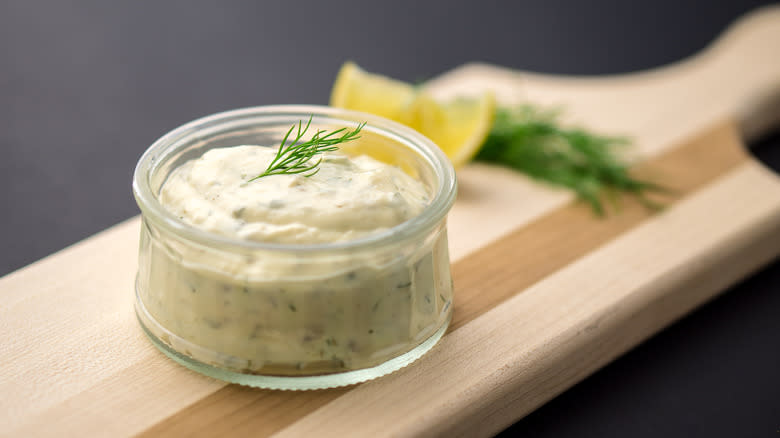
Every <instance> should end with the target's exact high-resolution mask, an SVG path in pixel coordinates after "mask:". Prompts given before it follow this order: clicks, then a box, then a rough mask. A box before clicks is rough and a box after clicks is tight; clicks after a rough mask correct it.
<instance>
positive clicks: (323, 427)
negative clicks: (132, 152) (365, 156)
mask: <svg viewBox="0 0 780 438" xmlns="http://www.w3.org/2000/svg"><path fill="white" fill-rule="evenodd" d="M778 42H780V8H770V9H765V10H763V11H761V12H759V13H757V14H754V15H752V16H749V17H747V18H745V19H743V20H742V21H741V22H740V23H738V24H737V25H735V26H734V27H733V28H732V29H730V30H729V31H728V32H727V33H726V34H725V36H724V37H723V38H721V39H720V40H719V41H718V42H716V43H715V44H713V45H712V46H711V47H710V48H708V49H707V50H706V51H705V52H704V53H703V54H701V55H700V56H698V57H696V58H694V59H692V60H690V61H686V62H683V63H680V64H677V65H674V66H670V67H665V68H662V69H658V70H654V71H651V72H645V73H638V74H635V75H626V76H618V77H608V78H589V79H577V78H562V77H548V76H542V75H532V74H527V73H517V72H510V71H507V70H503V69H500V68H496V67H490V66H485V65H469V66H466V67H463V68H461V69H457V70H455V71H453V72H452V73H450V74H447V75H445V76H444V77H442V78H440V79H438V80H436V81H434V82H433V83H432V84H431V89H432V90H433V91H434V92H435V93H437V94H438V95H440V96H452V95H458V94H469V93H474V92H478V91H479V90H483V89H486V88H489V89H493V90H494V91H495V92H496V94H497V96H498V97H499V99H500V100H501V101H503V102H505V103H510V102H517V101H521V100H524V99H527V100H530V101H533V102H538V103H546V104H560V105H564V106H565V108H566V111H567V114H568V115H569V118H570V120H571V121H573V122H577V123H581V124H583V125H587V126H589V127H592V128H594V129H599V130H601V131H604V132H607V133H614V134H628V135H630V136H631V137H632V138H634V140H635V142H636V144H637V147H638V153H639V154H638V160H639V161H641V163H642V164H640V165H639V168H640V170H639V171H640V172H642V173H643V174H644V175H647V176H650V177H652V178H655V179H657V180H658V181H661V182H663V183H664V184H666V185H669V186H671V187H673V188H674V189H675V191H674V193H675V194H674V196H672V197H670V198H668V199H666V200H665V202H666V203H667V208H666V209H664V211H662V212H660V213H656V214H651V213H650V212H648V211H646V210H645V209H643V208H642V207H641V206H639V205H637V204H635V203H633V202H631V201H626V202H625V203H624V205H623V209H622V211H621V212H619V213H617V214H613V215H611V216H610V217H609V218H608V219H606V220H599V219H596V218H595V217H593V216H592V215H591V214H590V212H589V211H588V210H587V208H586V207H584V206H582V205H580V204H573V203H572V197H571V196H570V195H569V194H567V193H564V192H560V191H556V190H553V189H550V188H548V187H544V186H541V185H538V184H535V183H533V182H531V181H529V180H527V179H526V178H524V177H522V176H520V175H518V174H516V173H513V172H511V171H507V170H504V169H498V168H494V167H490V166H485V165H473V166H470V167H467V168H466V169H464V170H463V171H462V172H460V174H459V183H460V188H461V191H460V194H459V198H458V201H457V202H456V205H455V207H454V208H453V211H452V213H451V215H450V218H449V227H450V243H451V254H452V259H453V262H454V266H453V273H454V275H455V282H456V283H455V284H456V298H455V300H456V308H455V316H454V318H455V319H454V321H453V326H452V328H451V329H450V331H449V332H448V334H447V335H446V336H445V337H444V338H443V340H442V341H441V343H440V344H439V345H438V346H437V347H435V348H434V350H432V351H431V353H429V354H428V355H426V356H425V357H423V358H422V359H421V360H420V361H418V362H416V363H415V364H413V365H412V366H409V367H407V368H405V369H403V370H401V371H400V372H397V373H395V374H392V375H390V376H388V377H386V378H382V379H379V380H377V381H373V382H369V383H367V384H363V385H358V386H356V387H350V388H346V389H341V390H334V391H330V390H329V391H316V392H304V393H300V392H273V391H261V390H254V389H248V388H243V387H239V386H233V385H225V384H224V383H222V382H218V381H215V380H213V379H209V378H206V377H203V376H200V375H197V374H195V373H193V372H190V371H188V370H186V369H184V368H183V367H181V366H179V365H177V364H175V363H173V362H171V361H170V360H168V359H167V358H165V357H164V356H163V355H162V354H161V353H159V352H158V351H157V350H155V349H154V348H153V347H152V346H151V344H150V343H149V342H148V341H147V340H146V339H145V338H144V336H143V335H142V333H141V331H140V329H139V327H138V325H137V323H136V321H135V316H134V313H133V309H132V305H133V277H134V273H135V269H136V260H135V258H136V256H137V244H138V226H139V221H138V219H137V218H134V219H130V220H128V221H126V222H124V223H122V224H120V225H117V226H116V227H114V228H111V229H109V230H107V231H105V232H103V233H100V234H98V235H96V236H94V237H92V238H90V239H87V240H86V241H84V242H81V243H79V244H77V245H74V246H73V247H71V248H67V249H65V250H63V251H61V252H59V253H57V254H54V255H52V256H50V257H48V258H46V259H43V260H41V261H39V262H37V263H35V264H33V265H31V266H29V267H26V268H24V269H22V270H19V271H17V272H14V273H12V274H10V275H8V276H6V277H3V278H2V279H0V330H2V331H3V333H6V334H11V335H8V336H4V337H3V338H2V340H0V352H1V353H2V355H0V357H2V359H0V360H2V362H1V363H0V366H2V370H3V372H2V373H1V374H0V391H1V392H2V393H3V394H4V397H2V398H0V425H2V428H0V433H5V434H8V435H12V436H28V435H29V436H63V435H72V436H85V435H104V436H132V435H137V434H142V433H143V434H145V435H148V436H158V435H201V436H217V435H228V434H230V435H250V434H251V435H253V436H267V435H270V434H274V433H277V434H278V435H279V436H300V435H303V434H314V435H316V436H335V435H336V434H339V435H343V434H344V433H345V432H347V433H351V434H353V435H360V436H416V435H426V436H430V435H446V436H450V435H463V436H485V435H490V434H492V433H495V432H496V431H498V430H500V429H501V428H502V427H505V426H506V425H508V424H509V423H511V422H512V421H514V420H516V419H517V418H519V417H520V416H522V415H524V414H525V413H527V412H529V411H531V410H532V409H534V408H535V407H537V406H539V405H540V404H542V403H544V402H545V401H546V400H549V399H550V398H551V397H554V396H555V395H556V394H558V393H560V392H561V391H563V390H565V389H566V388H568V387H570V386H571V385H572V384H574V383H576V382H577V381H579V380H581V379H582V378H584V377H585V376H587V375H588V374H590V373H592V372H593V371H594V370H596V369H598V368H599V367H600V366H602V365H604V364H605V363H607V362H608V361H610V360H612V359H613V358H615V357H616V356H617V355H619V354H621V353H622V352H624V351H626V350H627V349H629V348H631V347H632V346H634V345H636V343H638V342H640V341H641V340H642V339H645V338H646V337H647V336H650V335H651V334H652V333H654V332H656V331H657V330H659V329H660V328H661V327H663V326H665V325H667V324H669V323H670V322H671V321H673V320H674V319H676V318H678V317H679V316H681V315H683V314H684V313H685V312H687V311H689V310H690V309H692V308H693V307H695V306H696V305H698V304H700V303H701V302H703V301H705V300H707V299H708V298H710V297H711V296H713V295H714V294H716V293H717V292H718V291H721V290H723V289H724V288H725V287H727V286H728V285H730V284H732V283H733V282H735V281H737V280H738V279H739V278H742V277H743V276H744V275H746V274H748V273H749V272H751V271H753V270H755V269H757V268H758V267H759V266H761V265H763V264H764V263H767V262H768V261H770V260H771V259H772V258H774V257H776V256H777V254H778V253H779V252H780V238H778V237H777V236H780V181H778V178H777V177H776V176H775V175H773V174H772V173H771V172H769V171H768V170H766V169H764V168H763V167H762V166H761V165H760V164H758V163H756V162H755V161H754V160H753V159H751V158H750V157H749V156H748V155H746V154H745V153H744V151H743V150H742V147H741V141H740V138H739V133H738V132H737V130H736V126H738V127H739V128H740V129H741V131H742V132H743V133H744V134H745V135H747V136H755V135H756V134H757V133H758V132H760V131H761V130H763V129H766V126H768V124H769V123H770V122H771V121H772V120H774V116H775V115H776V114H772V113H771V112H768V111H769V110H768V109H767V108H769V109H771V108H772V104H773V102H774V101H772V100H771V99H770V100H767V98H766V96H772V95H773V93H775V90H777V86H778V84H780V57H778V56H776V53H777V47H778V45H777V43H778ZM767 102H769V103H768V104H767ZM730 120H735V121H737V123H736V124H734V123H731V122H730ZM475 224H478V226H475Z"/></svg>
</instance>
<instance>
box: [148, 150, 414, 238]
mask: <svg viewBox="0 0 780 438" xmlns="http://www.w3.org/2000/svg"><path fill="white" fill-rule="evenodd" d="M275 155H276V150H275V149H271V148H267V147H262V146H236V147H229V148H218V149H212V150H210V151H208V152H206V153H205V154H203V156H202V157H201V158H199V159H197V160H193V161H190V162H188V163H186V164H185V165H183V166H181V167H180V168H178V169H176V170H175V171H174V173H173V174H172V175H171V177H170V178H169V180H168V181H167V182H166V183H165V185H164V186H163V189H162V193H161V199H160V200H161V202H162V204H163V205H164V206H165V207H167V208H168V209H169V210H170V211H172V212H173V213H174V214H176V215H177V216H179V219H181V220H183V221H185V222H187V223H189V224H191V225H194V226H195V227H197V228H200V229H203V230H206V231H211V232H214V233H217V234H222V235H225V236H230V237H237V238H239V239H245V240H254V241H258V242H267V243H302V244H306V243H328V242H340V241H345V240H352V239H356V238H359V237H364V236H366V235H369V234H372V233H375V232H378V231H381V230H385V229H387V228H390V227H393V226H395V225H398V224H400V223H402V222H405V221H406V220H408V219H410V218H412V217H414V216H417V215H418V214H420V212H421V211H422V210H423V208H424V207H425V205H426V204H427V203H428V195H427V193H426V190H425V187H424V186H423V185H422V184H421V183H420V182H418V181H416V180H414V179H413V178H412V177H410V176H409V175H407V174H406V173H404V172H403V171H402V170H401V169H399V168H398V167H395V166H390V165H387V164H384V163H381V162H379V161H377V160H374V159H373V158H371V157H368V156H365V155H361V156H358V157H349V156H347V155H343V154H339V153H325V154H322V162H321V163H320V165H319V171H318V172H317V173H316V174H315V175H313V176H311V177H306V176H304V175H303V174H281V175H270V176H265V177H263V178H259V179H257V180H254V181H251V182H249V180H250V179H252V178H253V177H254V176H256V175H257V174H258V173H259V172H261V171H262V170H264V169H265V168H266V167H267V166H268V163H270V162H271V160H273V158H274V156H275Z"/></svg>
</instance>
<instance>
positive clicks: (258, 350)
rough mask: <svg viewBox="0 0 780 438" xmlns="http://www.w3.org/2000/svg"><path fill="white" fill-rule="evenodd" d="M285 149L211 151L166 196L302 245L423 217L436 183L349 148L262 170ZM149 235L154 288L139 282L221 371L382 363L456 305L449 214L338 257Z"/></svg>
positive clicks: (188, 348) (230, 227)
mask: <svg viewBox="0 0 780 438" xmlns="http://www.w3.org/2000/svg"><path fill="white" fill-rule="evenodd" d="M275 153H276V151H275V150H274V149H272V148H267V147H263V146H236V147H227V148H216V149H211V150H209V151H208V152H206V153H204V154H203V155H202V156H201V157H200V158H198V159H195V160H191V161H188V162H186V163H184V164H183V165H181V166H180V167H178V168H177V169H175V170H174V171H173V172H172V173H171V174H170V175H169V177H168V179H167V181H166V182H165V183H164V185H163V186H162V188H161V191H160V194H159V199H160V202H161V204H162V205H163V206H164V207H165V208H167V209H168V210H169V211H170V212H172V213H173V214H174V215H176V216H177V217H178V218H179V219H180V220H181V221H183V222H185V223H188V224H190V225H192V226H194V227H196V228H199V229H202V230H206V231H209V232H211V233H215V234H219V235H223V236H229V237H231V238H235V239H241V240H247V241H257V242H265V243H277V244H287V245H290V246H292V247H294V245H297V244H301V245H307V244H321V243H327V242H343V241H349V240H353V239H359V238H361V237H365V236H369V235H371V234H373V233H378V232H381V231H383V230H387V229H389V228H392V227H394V226H397V225H399V224H401V223H403V222H405V221H408V220H410V219H411V218H414V217H415V216H418V215H420V214H421V212H422V211H423V210H424V209H425V207H426V206H427V204H428V203H429V202H430V197H431V192H432V191H433V190H434V189H433V188H431V187H428V186H427V185H425V184H423V183H422V182H420V181H418V180H417V179H415V178H413V177H412V176H410V175H408V174H407V173H405V172H404V171H403V170H401V169H400V168H398V167H396V166H392V165H389V164H385V163H382V162H379V161H377V160H375V159H372V158H370V157H368V156H349V155H344V154H340V153H327V154H324V155H323V156H322V158H323V159H322V162H321V163H320V166H319V171H318V172H317V173H316V174H315V175H313V176H311V177H306V176H303V175H300V174H297V175H287V174H285V175H270V176H265V177H262V178H259V179H257V180H254V181H250V179H252V178H253V177H254V176H256V175H257V174H258V173H260V172H262V171H263V170H264V169H265V168H266V167H267V165H268V163H269V162H270V161H271V160H272V159H273V157H274V155H275ZM147 234H148V233H147ZM147 234H142V242H141V245H142V251H141V254H142V260H141V262H142V263H141V264H142V266H144V268H143V269H142V273H141V276H142V278H143V279H144V280H143V281H145V282H148V287H144V288H142V289H139V290H140V294H141V295H140V298H141V301H142V302H143V305H144V306H145V309H146V311H148V312H149V314H150V315H151V316H152V317H153V318H154V320H155V321H156V324H159V326H160V327H161V328H160V330H161V331H164V332H165V333H156V335H157V336H158V337H160V339H162V340H163V341H164V342H166V343H169V344H170V345H172V347H173V348H174V349H175V350H177V351H179V352H181V353H183V354H185V355H188V356H190V357H193V358H195V359H197V360H199V361H201V362H205V363H209V364H211V365H215V366H218V367H221V368H228V369H232V370H235V371H237V372H241V373H255V374H264V375H313V374H327V373H335V372H343V371H348V370H355V369H361V368H366V367H371V366H375V365H379V364H381V363H383V362H385V361H387V360H389V359H391V358H393V357H396V356H398V355H400V354H403V353H405V352H407V351H410V350H412V349H413V348H415V347H416V346H418V345H420V344H421V343H422V342H423V341H425V340H426V339H428V338H429V337H431V336H432V335H433V334H434V332H437V330H441V329H442V328H443V327H445V326H446V324H447V321H448V320H449V316H450V315H451V308H450V307H451V302H452V284H451V276H450V272H449V261H448V260H449V258H448V255H447V236H446V228H445V226H444V224H443V223H442V224H440V225H439V226H437V227H436V228H435V229H434V230H432V231H431V232H430V233H428V234H427V235H425V236H422V237H421V238H420V239H419V240H418V241H413V242H409V241H405V242H399V243H397V244H394V245H391V246H388V247H383V248H377V249H376V250H374V251H366V250H360V251H355V252H354V253H352V252H346V253H345V252H340V253H338V254H333V255H329V254H315V255H312V254H308V253H306V254H298V253H296V252H295V251H294V250H293V251H288V252H286V253H284V254H279V253H274V252H273V251H264V250H257V251H247V252H244V253H242V252H235V253H229V252H225V251H220V250H219V249H209V248H204V247H194V246H192V245H187V244H185V243H182V242H180V241H178V240H177V239H175V238H166V237H165V236H155V235H154V233H151V234H148V235H147ZM144 248H146V249H145V250H144ZM145 254H148V255H145ZM144 257H149V259H148V260H146V259H144ZM152 330H153V331H154V330H155V329H152ZM166 333H172V334H174V335H175V336H176V337H177V339H181V340H182V342H183V343H182V345H177V344H176V342H177V341H176V340H173V339H169V336H168V335H167V334H166Z"/></svg>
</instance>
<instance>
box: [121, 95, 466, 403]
mask: <svg viewBox="0 0 780 438" xmlns="http://www.w3.org/2000/svg"><path fill="white" fill-rule="evenodd" d="M309 117H312V121H311V129H312V132H316V130H318V129H334V128H340V127H347V128H348V129H354V128H355V127H357V126H358V125H359V124H360V123H361V122H364V121H365V122H367V125H366V126H365V127H364V128H363V131H362V133H361V139H360V140H359V141H354V142H350V143H345V144H343V145H342V148H341V149H342V150H343V151H344V152H346V153H367V154H368V155H372V156H374V157H375V158H377V159H380V160H382V161H385V162H389V163H391V164H395V165H398V166H399V167H401V168H402V169H403V170H404V171H406V172H407V173H409V174H410V175H412V176H413V177H414V178H416V179H417V180H419V181H421V182H422V183H423V184H424V186H425V187H426V188H427V190H428V192H429V195H430V197H431V199H432V200H431V202H430V204H429V205H428V206H427V207H426V208H425V209H424V210H423V212H422V213H421V214H420V215H419V216H417V217H414V218H412V219H411V220H409V221H407V222H404V223H402V224H400V225H398V226H396V227H393V228H391V229H389V230H386V231H383V232H379V233H377V234H373V235H370V236H368V237H364V238H360V239H355V240H352V241H347V242H338V243H326V244H312V245H308V244H307V245H304V244H270V243H258V242H253V241H243V240H238V239H233V238H229V237H225V236H220V235H217V234H214V233H210V232H207V231H203V230H200V229H197V228H195V227H193V226H191V225H188V224H186V223H184V222H183V221H181V220H180V219H179V218H178V217H176V216H174V215H173V214H172V213H170V212H169V211H168V210H166V209H165V207H163V206H162V205H161V204H160V201H159V198H158V195H159V193H160V189H161V187H162V185H163V184H164V183H165V181H166V178H167V177H168V176H169V175H170V174H171V172H172V171H173V170H174V169H176V168H177V167H178V166H181V165H182V164H184V163H185V162H187V161H188V160H191V159H196V158H198V157H200V156H201V155H202V154H203V153H205V152H206V151H208V150H209V149H212V148H217V147H227V146H236V145H242V144H257V145H278V144H279V143H280V142H281V139H282V137H283V136H284V134H285V133H286V132H287V130H288V129H289V127H290V126H292V125H293V124H295V123H298V122H299V121H301V120H303V121H304V122H305V121H306V120H308V119H309ZM133 192H134V195H135V198H136V201H137V203H138V206H139V207H140V209H141V212H142V228H141V241H140V249H139V257H138V262H139V263H138V275H137V279H136V313H137V316H138V320H139V321H140V323H141V326H142V327H143V329H144V331H145V332H146V334H147V335H148V336H149V338H150V339H151V340H152V342H153V343H154V344H155V345H156V346H157V347H158V348H159V349H160V350H162V351H163V352H164V353H165V354H167V355H168V356H169V357H171V358H172V359H174V360H175V361H177V362H179V363H181V364H183V365H184V366H186V367H188V368H191V369H193V370H195V371H198V372H201V373H203V374H206V375H209V376H211V377H215V378H218V379H222V380H226V381H229V382H233V383H239V384H243V385H249V386H256V387H262V388H270V389H293V390H295V389H319V388H329V387H337V386H344V385H349V384H353V383H358V382H362V381H366V380H370V379H373V378H376V377H379V376H382V375H384V374H387V373H390V372H393V371H395V370H397V369H399V368H401V367H404V366H406V365H407V364H409V363H411V362H412V361H414V360H416V359H417V358H419V357H420V356H422V355H423V354H424V353H425V352H427V351H428V350H429V349H430V348H431V347H433V345H434V344H435V343H436V342H437V341H438V340H439V338H441V336H442V335H443V334H444V331H445V330H446V329H447V325H448V324H449V321H450V318H451V316H452V277H451V275H450V264H449V254H448V249H447V229H446V216H447V212H448V211H449V210H450V208H451V206H452V203H453V202H454V199H455V194H456V179H455V172H454V170H453V168H452V165H451V164H450V162H449V160H448V159H447V157H446V156H445V155H444V154H443V153H442V152H441V150H439V148H437V147H436V146H435V145H434V144H433V143H432V142H431V141H430V140H428V139H427V138H425V137H424V136H422V135H420V134H419V133H417V132H415V131H413V130H411V129H409V128H406V127H404V126H402V125H399V124H397V123H395V122H392V121H389V120H386V119H383V118H379V117H376V116H372V115H368V114H363V113H357V112H352V111H345V110H340V109H334V108H328V107H321V106H287V105H285V106H267V107H256V108H246V109H239V110H234V111H228V112H224V113H219V114H215V115H212V116H208V117H204V118H202V119H199V120H195V121H193V122H190V123H188V124H186V125H184V126H181V127H179V128H177V129H175V130H173V131H171V132H170V133H168V134H166V135H165V136H163V137H162V138H160V139H159V140H157V141H156V142H155V143H154V144H153V145H152V146H151V147H150V148H149V149H148V150H147V151H146V152H145V153H144V155H143V156H142V157H141V159H140V161H139V162H138V165H137V167H136V169H135V174H134V177H133ZM355 195H356V196H361V194H359V193H356V194H355Z"/></svg>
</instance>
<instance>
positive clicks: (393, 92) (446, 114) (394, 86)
mask: <svg viewBox="0 0 780 438" xmlns="http://www.w3.org/2000/svg"><path fill="white" fill-rule="evenodd" d="M330 105H331V106H334V107H339V108H346V109H351V110H357V111H363V112H367V113H372V114H376V115H378V116H382V117H385V118H387V119H390V120H394V121H396V122H399V123H402V124H404V125H407V126H409V127H411V128H412V129H415V130H417V131H418V132H420V133H422V134H423V135H425V136H426V137H428V138H430V139H431V140H432V141H433V142H434V143H436V144H437V145H438V146H439V147H440V148H441V149H442V150H443V151H444V153H445V154H447V157H449V159H450V161H451V162H452V164H453V166H455V167H456V168H457V167H460V166H462V165H464V164H466V163H468V162H469V161H470V160H471V159H472V158H474V155H476V154H477V152H478V151H479V149H480V147H482V143H483V142H484V141H485V138H486V137H487V135H488V133H489V132H490V128H491V126H492V124H493V117H494V115H495V111H496V102H495V98H494V97H493V94H492V93H489V92H486V93H483V94H482V95H481V96H479V97H477V98H470V99H456V100H452V101H449V102H439V101H437V100H435V99H434V98H433V97H431V96H430V95H429V94H428V93H426V92H425V91H424V90H421V89H419V88H417V87H414V86H412V85H410V84H407V83H405V82H402V81H398V80H395V79H391V78H388V77H385V76H382V75H378V74H373V73H368V72H366V71H364V70H362V69H361V68H360V67H358V66H357V65H356V64H355V63H352V62H347V63H345V64H344V65H343V66H342V67H341V70H340V71H339V73H338V75H337V76H336V82H335V83H334V85H333V90H332V92H331V96H330Z"/></svg>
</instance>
